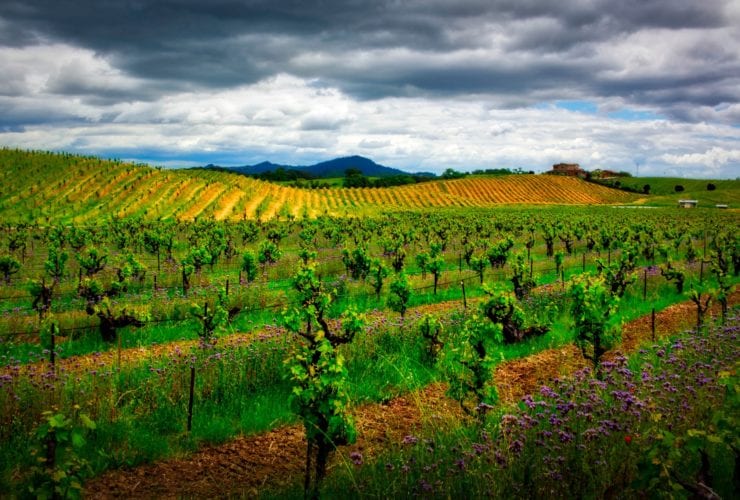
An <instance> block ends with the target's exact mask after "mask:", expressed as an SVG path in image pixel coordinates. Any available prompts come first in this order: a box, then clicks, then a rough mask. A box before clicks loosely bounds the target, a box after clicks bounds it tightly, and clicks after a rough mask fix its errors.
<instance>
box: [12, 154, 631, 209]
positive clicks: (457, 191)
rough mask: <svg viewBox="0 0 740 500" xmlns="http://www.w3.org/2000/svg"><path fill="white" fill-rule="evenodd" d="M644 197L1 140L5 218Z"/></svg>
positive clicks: (596, 189) (537, 178)
mask: <svg viewBox="0 0 740 500" xmlns="http://www.w3.org/2000/svg"><path fill="white" fill-rule="evenodd" d="M636 198H637V197H636V196H635V195H632V194H630V193H626V192H623V191H619V190H615V189H611V188H607V187H604V186H599V185H595V184H590V183H586V182H584V181H582V180H580V179H575V178H569V177H556V176H544V175H511V176H499V177H489V176H468V177H465V178H463V179H456V180H438V181H431V182H427V183H424V184H415V185H408V186H399V187H393V188H352V189H340V188H338V189H315V190H308V189H299V188H293V187H285V186H280V185H277V184H272V183H268V182H264V181H260V180H256V179H251V178H248V177H244V176H242V175H237V174H229V173H225V172H220V171H215V170H214V171H209V170H165V169H160V168H151V167H148V166H146V165H140V164H133V163H125V162H121V161H111V160H102V159H99V158H95V157H83V156H76V155H70V154H59V153H48V152H27V151H20V150H12V149H2V150H0V218H1V219H2V220H3V221H27V222H39V223H44V222H50V221H64V222H72V221H74V222H83V221H92V220H99V219H100V218H105V217H110V216H121V217H124V216H138V217H144V218H159V217H161V218H178V219H183V220H191V219H193V218H195V217H214V218H216V219H241V218H263V219H266V218H271V217H274V216H282V217H287V216H297V217H300V216H316V215H320V214H324V213H327V214H334V215H365V214H371V213H377V212H379V211H392V210H403V209H426V208H441V207H494V206H500V205H504V204H605V203H626V202H630V201H632V200H635V199H636Z"/></svg>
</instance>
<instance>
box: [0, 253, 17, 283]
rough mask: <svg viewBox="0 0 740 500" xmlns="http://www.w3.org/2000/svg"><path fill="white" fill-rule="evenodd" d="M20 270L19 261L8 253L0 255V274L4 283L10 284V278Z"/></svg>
mask: <svg viewBox="0 0 740 500" xmlns="http://www.w3.org/2000/svg"><path fill="white" fill-rule="evenodd" d="M20 270H21V263H20V262H18V261H17V260H16V259H15V258H14V257H12V256H10V255H0V274H2V276H3V280H5V284H6V285H10V278H11V276H13V275H14V274H18V272H19V271H20Z"/></svg>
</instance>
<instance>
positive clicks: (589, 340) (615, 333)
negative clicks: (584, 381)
mask: <svg viewBox="0 0 740 500" xmlns="http://www.w3.org/2000/svg"><path fill="white" fill-rule="evenodd" d="M568 295H569V297H570V299H571V301H572V303H571V315H572V317H573V321H574V323H575V331H576V345H577V346H578V348H579V349H580V350H581V354H582V355H583V357H584V358H585V359H587V360H589V361H591V363H592V364H593V367H594V371H595V372H596V375H597V377H601V358H602V357H603V355H604V354H605V353H606V352H607V351H608V350H609V349H610V348H611V347H612V346H613V345H614V344H615V343H616V342H618V341H619V339H620V337H621V334H620V326H619V324H618V318H617V316H616V313H617V306H618V304H619V296H618V295H617V294H616V293H615V292H614V291H612V289H611V288H610V287H609V285H608V283H607V280H606V278H605V277H604V276H591V275H581V276H576V277H575V278H574V279H573V280H572V281H571V284H570V286H569V287H568Z"/></svg>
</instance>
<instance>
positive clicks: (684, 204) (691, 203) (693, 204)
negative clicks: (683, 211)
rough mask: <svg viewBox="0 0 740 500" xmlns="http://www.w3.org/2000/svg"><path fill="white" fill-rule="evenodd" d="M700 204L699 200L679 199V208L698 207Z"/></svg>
mask: <svg viewBox="0 0 740 500" xmlns="http://www.w3.org/2000/svg"><path fill="white" fill-rule="evenodd" d="M698 204H699V200H678V207H679V208H696V206H697V205H698Z"/></svg>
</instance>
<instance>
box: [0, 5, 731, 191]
mask: <svg viewBox="0 0 740 500" xmlns="http://www.w3.org/2000/svg"><path fill="white" fill-rule="evenodd" d="M739 26H740V5H738V2H737V1H733V0H727V1H722V0H705V1H703V2H695V1H693V0H626V1H621V2H613V1H608V0H593V1H588V0H563V1H559V2H543V1H532V0H500V1H491V0H487V1H486V0H481V1H454V2H453V1H442V0H436V1H428V0H423V1H422V0H418V1H407V2H398V1H390V0H389V1H377V2H364V1H350V2H347V1H342V2H340V1H336V0H326V1H274V0H273V1H269V2H268V1H230V0H222V1H218V0H217V1H213V2H203V1H195V0H171V1H157V2H153V1H149V2H148V1H103V2H101V1H92V0H74V1H68V0H61V1H60V0H56V1H52V0H47V1H43V0H30V1H29V0H25V1H13V0H6V1H4V2H2V3H1V4H0V72H2V74H3V75H4V77H3V79H1V80H0V144H4V145H8V146H19V147H34V148H49V147H55V148H60V149H68V150H69V149H74V150H76V151H79V152H84V153H95V154H104V155H106V154H116V153H120V152H125V154H127V155H130V156H131V157H132V158H136V159H142V160H146V159H156V158H162V157H167V158H173V159H174V161H175V162H176V161H177V159H180V160H181V161H182V162H183V164H184V163H187V162H188V161H195V158H198V159H200V158H202V157H203V153H207V152H210V153H211V154H212V155H213V161H214V162H217V161H219V158H220V159H221V160H225V161H233V162H234V163H247V162H249V160H250V158H258V159H270V160H273V161H278V162H301V161H314V160H322V159H327V158H329V157H332V156H337V155H340V154H356V153H357V154H368V155H372V157H373V158H374V159H376V160H377V161H381V162H384V163H388V164H393V165H394V166H401V167H406V168H410V169H416V168H419V169H430V168H431V169H435V170H443V169H444V168H446V167H448V166H454V167H459V168H476V167H481V166H522V167H527V168H534V169H536V170H541V169H544V168H547V167H548V166H549V163H548V162H551V161H560V160H563V161H580V162H581V163H583V164H584V165H587V166H591V167H593V168H595V167H597V166H599V167H609V168H619V169H620V170H624V169H628V168H627V167H631V166H632V165H633V164H634V163H635V162H638V161H643V160H635V159H634V158H630V153H633V155H634V154H635V153H634V152H635V151H638V150H640V148H644V149H645V151H644V152H641V153H640V154H642V156H641V158H644V164H645V166H644V168H643V170H642V172H644V173H651V169H652V170H653V171H652V173H656V174H662V173H668V172H669V171H670V172H671V173H678V174H681V175H692V176H701V175H708V174H710V173H711V174H714V175H723V176H733V177H734V176H738V175H740V165H739V164H738V159H737V158H738V155H737V151H738V148H739V146H738V144H739V143H740V134H739V133H738V131H739V130H740V128H739V127H738V124H740V106H739V104H738V101H739V98H740V50H739V49H738V47H740V28H739ZM578 123H581V125H580V127H579V125H578ZM545 125H547V126H548V127H551V130H549V134H548V131H547V130H543V127H544V126H545ZM492 130H493V131H495V130H506V131H508V132H505V133H492V132H491V131H492ZM651 131H653V132H652V133H651ZM144 134H146V135H145V136H144ZM659 134H669V137H666V136H665V135H659ZM65 137H66V139H65ZM532 137H537V141H536V142H535V144H537V145H538V146H537V147H536V148H535V149H534V150H532V146H533V145H532V144H531V143H530V138H532ZM106 141H108V142H106ZM506 141H508V142H506ZM573 144H578V145H584V144H585V145H586V146H584V147H581V146H579V147H577V148H574V147H573ZM242 159H243V161H242ZM707 159H709V160H710V161H707ZM702 168H706V169H707V171H706V172H704V171H702V170H701V169H702ZM642 172H641V173H642Z"/></svg>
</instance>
